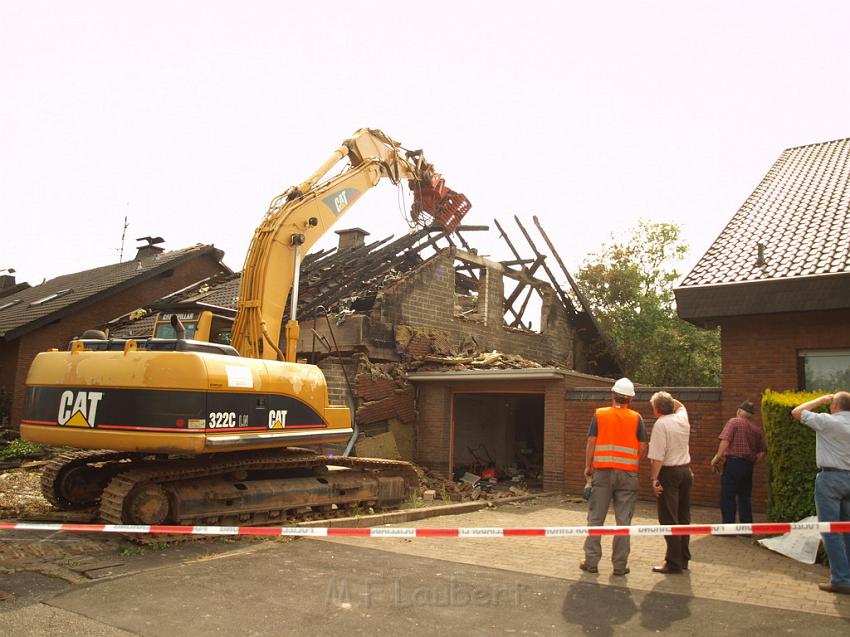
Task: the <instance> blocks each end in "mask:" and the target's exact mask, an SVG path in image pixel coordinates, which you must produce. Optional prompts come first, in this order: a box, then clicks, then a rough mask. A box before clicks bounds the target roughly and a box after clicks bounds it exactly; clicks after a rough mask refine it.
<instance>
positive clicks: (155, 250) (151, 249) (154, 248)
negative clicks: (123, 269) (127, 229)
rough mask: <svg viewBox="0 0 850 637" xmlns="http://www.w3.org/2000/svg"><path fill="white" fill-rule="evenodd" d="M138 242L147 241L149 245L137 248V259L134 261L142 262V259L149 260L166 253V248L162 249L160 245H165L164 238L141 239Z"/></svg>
mask: <svg viewBox="0 0 850 637" xmlns="http://www.w3.org/2000/svg"><path fill="white" fill-rule="evenodd" d="M136 241H147V242H148V243H147V245H143V246H137V247H136V258H135V259H134V261H141V260H142V259H147V258H148V257H154V256H156V255H158V254H160V253H162V252H165V248H160V247H159V246H158V245H156V244H158V243H164V242H165V239H163V238H162V237H139V238H138V239H136Z"/></svg>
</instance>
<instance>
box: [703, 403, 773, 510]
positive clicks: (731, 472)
mask: <svg viewBox="0 0 850 637" xmlns="http://www.w3.org/2000/svg"><path fill="white" fill-rule="evenodd" d="M755 411H756V409H755V407H754V406H753V403H751V402H750V401H749V400H745V401H744V402H742V403H741V406H740V407H738V411H737V412H735V417H734V418H730V419H729V421H728V422H727V423H726V425H725V426H724V427H723V431H721V432H720V436H718V437H719V438H720V446H719V447H718V448H717V453H716V454H715V455H714V458H712V459H711V466H712V467H713V468H714V469H715V470H719V468H720V466H721V463H722V466H723V476H722V477H721V479H720V514H721V515H722V516H723V523H724V524H734V523H735V509H736V508H737V510H738V517H739V522H740V523H741V524H749V523H751V522H752V521H753V507H752V503H751V500H750V497H751V495H752V492H753V467H755V464H756V462H758V461H759V460H761V459H762V458H764V457H765V456H766V455H767V444H766V443H765V439H764V430H763V429H762V428H761V427H759V426H758V425H757V424H756V423H755V422H753V415H754V414H755Z"/></svg>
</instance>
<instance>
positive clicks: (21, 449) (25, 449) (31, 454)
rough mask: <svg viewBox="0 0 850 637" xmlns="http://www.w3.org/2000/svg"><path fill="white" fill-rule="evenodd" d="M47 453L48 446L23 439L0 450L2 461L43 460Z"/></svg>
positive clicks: (14, 441)
mask: <svg viewBox="0 0 850 637" xmlns="http://www.w3.org/2000/svg"><path fill="white" fill-rule="evenodd" d="M46 453H47V445H41V444H38V443H37V442H29V441H28V440H24V439H23V438H15V440H13V441H12V442H10V443H9V444H8V445H6V446H5V447H2V448H0V460H25V459H27V458H41V457H43V456H44V455H45V454H46Z"/></svg>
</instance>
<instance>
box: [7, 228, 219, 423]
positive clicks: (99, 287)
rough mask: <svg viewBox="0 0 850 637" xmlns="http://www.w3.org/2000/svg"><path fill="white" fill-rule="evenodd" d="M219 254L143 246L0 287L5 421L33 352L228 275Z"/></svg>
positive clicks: (18, 407)
mask: <svg viewBox="0 0 850 637" xmlns="http://www.w3.org/2000/svg"><path fill="white" fill-rule="evenodd" d="M223 256H224V253H223V252H222V251H221V250H218V249H217V248H215V247H214V246H212V245H200V244H199V245H196V246H193V247H190V248H185V249H182V250H174V251H171V252H164V251H163V250H162V248H159V247H157V246H155V245H147V246H143V247H141V248H139V251H138V253H137V255H136V257H135V258H134V259H133V260H131V261H126V262H124V263H115V264H112V265H107V266H103V267H100V268H95V269H93V270H86V271H84V272H75V273H73V274H66V275H63V276H59V277H56V278H55V279H51V280H50V281H46V282H44V283H42V284H41V285H36V286H33V287H24V286H23V285H19V286H15V287H14V288H12V287H11V285H7V287H6V288H5V289H3V290H0V388H2V390H3V393H4V394H6V395H11V406H10V408H9V413H8V414H6V415H5V417H6V418H8V419H9V423H10V424H11V425H12V426H13V427H15V428H17V426H18V423H19V421H20V417H21V413H22V410H23V396H24V383H25V379H26V375H27V370H28V369H29V366H30V363H31V362H32V360H33V358H35V355H36V354H38V353H39V352H42V351H45V350H47V349H49V348H59V349H64V348H66V347H67V345H68V341H70V340H71V339H72V338H74V337H75V336H79V335H80V334H81V333H82V332H83V331H85V330H87V329H90V328H92V327H94V326H96V325H98V324H101V323H104V322H105V321H106V320H108V319H109V318H111V317H114V316H116V315H117V314H121V313H125V312H128V311H130V310H133V309H135V308H139V307H144V306H146V305H148V304H150V303H151V302H153V301H154V300H156V299H158V298H160V297H162V296H163V295H165V294H167V293H169V292H172V291H173V290H175V289H179V288H184V287H186V286H187V285H188V284H190V283H193V282H196V281H198V280H199V279H203V278H206V277H209V276H211V275H214V274H217V273H220V272H226V273H230V269H229V268H228V267H227V266H226V265H224V264H223V263H222V262H221V259H222V257H223ZM8 283H12V282H7V284H8ZM0 424H2V423H0Z"/></svg>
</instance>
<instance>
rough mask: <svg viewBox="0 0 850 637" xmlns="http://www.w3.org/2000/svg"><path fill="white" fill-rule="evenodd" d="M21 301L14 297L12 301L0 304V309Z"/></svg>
mask: <svg viewBox="0 0 850 637" xmlns="http://www.w3.org/2000/svg"><path fill="white" fill-rule="evenodd" d="M20 302H21V299H15V300H14V301H9V302H8V303H4V304H3V305H0V310H5V309H6V308H7V307H12V306H13V305H17V304H18V303H20Z"/></svg>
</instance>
